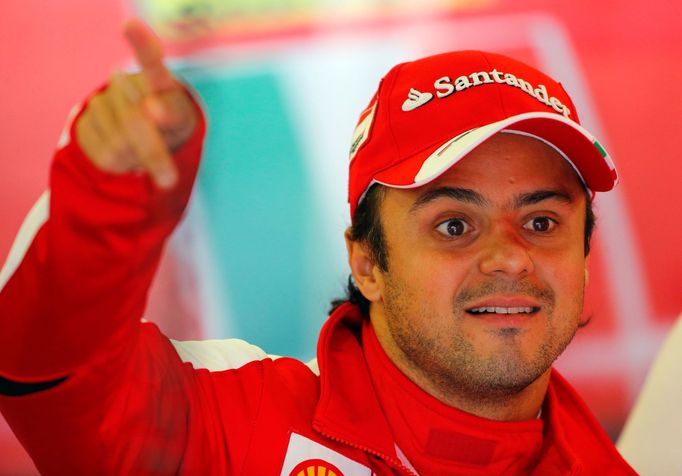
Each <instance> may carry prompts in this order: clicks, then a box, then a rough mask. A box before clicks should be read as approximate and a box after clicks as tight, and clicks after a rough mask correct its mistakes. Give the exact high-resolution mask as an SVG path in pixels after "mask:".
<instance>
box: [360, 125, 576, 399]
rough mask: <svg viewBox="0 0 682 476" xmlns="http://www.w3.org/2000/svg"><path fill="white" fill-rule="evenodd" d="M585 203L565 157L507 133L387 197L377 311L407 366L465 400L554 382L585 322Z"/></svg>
mask: <svg viewBox="0 0 682 476" xmlns="http://www.w3.org/2000/svg"><path fill="white" fill-rule="evenodd" d="M585 200H586V198H585V194H584V191H583V188H582V185H581V184H580V182H579V179H578V177H577V176H576V174H575V172H574V171H573V170H572V168H571V166H570V165H569V164H568V163H567V162H566V161H565V160H563V159H562V158H561V156H560V155H559V154H558V153H557V152H556V151H554V150H553V149H551V148H550V147H548V146H547V145H545V144H543V143H542V142H540V141H538V140H535V139H532V138H529V137H525V136H520V135H515V134H506V133H502V134H497V135H496V136H494V137H492V138H491V139H490V140H488V141H486V142H485V143H483V144H482V145H481V146H479V147H478V148H477V149H475V150H474V151H473V152H471V153H470V154H469V155H468V156H467V157H466V158H464V159H463V160H462V161H461V162H460V163H458V164H457V165H456V166H455V167H453V168H452V169H450V170H449V171H448V172H447V173H445V174H444V175H442V176H441V177H439V178H438V179H437V180H435V181H433V182H432V183H430V184H428V185H426V186H424V187H421V188H418V189H411V190H400V189H388V190H386V193H385V194H384V195H383V199H382V201H381V205H380V219H381V223H382V227H383V232H384V238H385V242H386V245H387V247H388V271H387V272H383V271H381V270H379V269H378V268H376V267H375V268H374V269H373V272H374V274H375V275H376V276H377V285H378V287H379V290H380V293H379V298H378V299H376V300H374V302H373V303H372V306H371V311H370V314H371V320H372V323H373V325H374V327H375V329H376V332H377V336H378V337H379V340H380V342H381V343H382V346H383V347H384V349H385V350H386V352H387V353H388V355H389V356H390V357H391V358H392V360H393V361H394V362H395V363H396V364H397V365H398V367H399V368H401V369H402V370H403V371H404V372H405V373H406V374H407V375H408V376H410V378H412V379H413V380H415V381H416V382H417V383H418V384H421V385H422V386H423V387H424V386H426V387H428V388H427V390H430V391H431V393H436V394H437V396H447V395H460V396H462V397H465V398H490V397H493V398H495V397H501V396H506V395H513V394H516V393H517V392H519V391H521V390H522V389H524V388H526V387H527V386H528V385H529V384H531V383H532V382H534V381H536V379H538V378H539V377H541V376H543V375H545V376H547V375H548V374H547V372H548V369H549V368H550V366H551V365H552V363H553V362H554V360H555V359H556V358H557V356H558V355H559V354H560V353H561V352H562V351H563V350H564V348H565V347H566V345H568V343H569V342H570V341H571V339H572V338H573V336H574V334H575V332H576V330H577V327H578V324H579V322H580V315H581V312H582V306H583V289H584V284H585V265H586V262H585V256H584V246H583V245H584V244H583V239H584V237H583V233H584V226H585ZM453 392H455V393H453Z"/></svg>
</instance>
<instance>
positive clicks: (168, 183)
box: [156, 169, 178, 188]
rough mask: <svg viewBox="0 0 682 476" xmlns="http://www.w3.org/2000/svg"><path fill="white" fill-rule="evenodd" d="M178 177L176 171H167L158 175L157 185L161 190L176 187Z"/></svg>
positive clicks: (162, 171)
mask: <svg viewBox="0 0 682 476" xmlns="http://www.w3.org/2000/svg"><path fill="white" fill-rule="evenodd" d="M177 179H178V177H177V174H176V173H175V171H174V170H172V169H165V170H161V171H159V173H158V174H157V175H156V183H157V185H158V186H159V187H161V188H171V187H173V185H175V182H176V181H177Z"/></svg>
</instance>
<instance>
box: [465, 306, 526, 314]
mask: <svg viewBox="0 0 682 476" xmlns="http://www.w3.org/2000/svg"><path fill="white" fill-rule="evenodd" d="M532 311H533V308H532V307H493V306H488V307H476V308H474V309H471V310H470V312H473V313H474V314H483V313H484V312H489V313H495V314H521V313H530V312H532Z"/></svg>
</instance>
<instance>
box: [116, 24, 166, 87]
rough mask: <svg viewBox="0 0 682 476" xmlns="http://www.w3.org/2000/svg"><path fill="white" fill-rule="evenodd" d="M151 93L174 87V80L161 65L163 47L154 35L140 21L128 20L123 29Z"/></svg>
mask: <svg viewBox="0 0 682 476" xmlns="http://www.w3.org/2000/svg"><path fill="white" fill-rule="evenodd" d="M123 31H124V33H125V36H126V38H127V40H128V43H130V46H131V47H132V48H133V51H134V53H135V57H136V58H137V62H138V64H139V65H140V67H141V68H142V73H143V75H144V78H145V79H146V81H147V85H148V87H149V90H150V92H151V93H157V92H162V91H168V90H170V89H174V88H175V87H176V84H175V79H174V78H173V75H172V74H171V72H170V71H168V68H166V65H165V64H164V63H163V46H162V45H161V40H160V39H159V37H158V36H156V33H154V31H153V30H152V29H151V28H150V27H149V26H147V25H146V24H145V23H144V22H143V21H142V20H139V19H137V18H133V19H130V20H128V21H127V22H126V23H125V25H124V28H123Z"/></svg>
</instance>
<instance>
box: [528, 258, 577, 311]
mask: <svg viewBox="0 0 682 476" xmlns="http://www.w3.org/2000/svg"><path fill="white" fill-rule="evenodd" d="M538 262H539V263H538V264H536V273H538V274H539V275H540V276H541V278H542V279H543V280H545V281H547V282H548V284H549V285H550V286H551V287H552V288H553V290H554V292H555V293H556V297H557V299H563V300H566V299H568V300H572V301H576V303H580V302H581V301H580V299H579V298H580V296H582V293H583V290H584V287H585V266H586V261H585V256H584V254H583V252H582V250H580V252H579V253H567V254H565V255H563V256H562V257H561V258H558V257H557V256H556V255H553V256H547V257H546V258H545V259H539V260H538Z"/></svg>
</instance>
